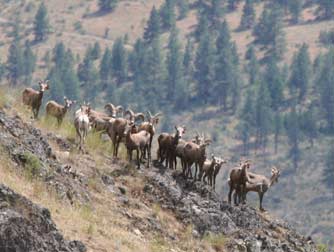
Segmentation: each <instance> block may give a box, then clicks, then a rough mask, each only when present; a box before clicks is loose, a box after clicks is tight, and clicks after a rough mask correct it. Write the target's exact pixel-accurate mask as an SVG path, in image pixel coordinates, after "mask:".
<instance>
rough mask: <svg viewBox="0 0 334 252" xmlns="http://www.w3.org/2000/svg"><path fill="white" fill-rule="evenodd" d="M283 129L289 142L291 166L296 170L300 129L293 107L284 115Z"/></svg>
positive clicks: (298, 158)
mask: <svg viewBox="0 0 334 252" xmlns="http://www.w3.org/2000/svg"><path fill="white" fill-rule="evenodd" d="M285 129H286V133H287V136H288V142H289V146H290V149H289V157H290V158H292V162H293V167H294V169H295V170H296V169H297V168H298V163H299V160H300V148H299V142H300V130H299V115H298V113H297V112H296V109H295V107H293V108H292V111H291V112H290V113H289V114H288V115H287V116H286V117H285Z"/></svg>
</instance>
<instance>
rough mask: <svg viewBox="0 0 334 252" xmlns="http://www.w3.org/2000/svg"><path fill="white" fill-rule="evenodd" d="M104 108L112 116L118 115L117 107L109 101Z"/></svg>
mask: <svg viewBox="0 0 334 252" xmlns="http://www.w3.org/2000/svg"><path fill="white" fill-rule="evenodd" d="M104 109H105V110H106V111H107V113H108V114H109V116H110V117H116V114H117V109H116V107H115V105H114V104H112V103H108V104H106V105H105V106H104Z"/></svg>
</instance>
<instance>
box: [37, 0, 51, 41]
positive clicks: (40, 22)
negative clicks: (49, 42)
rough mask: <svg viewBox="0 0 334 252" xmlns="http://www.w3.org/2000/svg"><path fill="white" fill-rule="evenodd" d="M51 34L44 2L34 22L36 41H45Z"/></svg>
mask: <svg viewBox="0 0 334 252" xmlns="http://www.w3.org/2000/svg"><path fill="white" fill-rule="evenodd" d="M48 33H49V19H48V12H47V9H46V6H45V4H44V2H42V3H41V4H40V6H39V8H38V11H37V14H36V16H35V21H34V34H35V41H38V42H39V41H43V40H45V39H46V38H47V36H48Z"/></svg>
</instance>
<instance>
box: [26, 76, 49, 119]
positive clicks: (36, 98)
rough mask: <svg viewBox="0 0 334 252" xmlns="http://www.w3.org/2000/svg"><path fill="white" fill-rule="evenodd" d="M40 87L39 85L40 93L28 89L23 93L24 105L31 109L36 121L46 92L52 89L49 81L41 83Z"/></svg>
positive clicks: (39, 83)
mask: <svg viewBox="0 0 334 252" xmlns="http://www.w3.org/2000/svg"><path fill="white" fill-rule="evenodd" d="M38 85H39V91H36V90H34V89H32V88H26V89H24V91H23V92H22V101H23V104H25V105H27V106H29V107H31V109H32V113H33V115H34V119H37V118H38V112H39V108H40V107H41V104H42V99H43V94H44V91H45V90H48V89H49V87H50V84H49V81H48V80H46V81H39V82H38Z"/></svg>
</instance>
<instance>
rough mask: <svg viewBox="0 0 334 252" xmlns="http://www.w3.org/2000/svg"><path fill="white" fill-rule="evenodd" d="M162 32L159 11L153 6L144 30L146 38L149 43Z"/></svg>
mask: <svg viewBox="0 0 334 252" xmlns="http://www.w3.org/2000/svg"><path fill="white" fill-rule="evenodd" d="M159 34H160V17H159V13H158V11H157V10H156V8H155V6H153V8H152V10H151V14H150V18H149V20H148V22H147V26H146V27H145V30H144V37H143V38H144V40H145V41H146V42H148V43H150V42H152V41H153V40H154V39H156V38H157V37H159Z"/></svg>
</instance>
